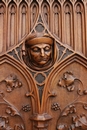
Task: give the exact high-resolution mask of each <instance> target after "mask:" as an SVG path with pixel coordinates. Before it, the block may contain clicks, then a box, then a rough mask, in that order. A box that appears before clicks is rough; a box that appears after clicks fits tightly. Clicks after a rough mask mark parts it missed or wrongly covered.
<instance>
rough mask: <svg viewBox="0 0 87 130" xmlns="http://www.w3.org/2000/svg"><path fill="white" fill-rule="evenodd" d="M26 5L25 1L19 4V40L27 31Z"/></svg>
mask: <svg viewBox="0 0 87 130" xmlns="http://www.w3.org/2000/svg"><path fill="white" fill-rule="evenodd" d="M27 21H28V7H27V4H26V3H25V2H23V3H20V5H19V40H21V38H23V37H24V36H25V35H26V34H27V33H28V22H27Z"/></svg>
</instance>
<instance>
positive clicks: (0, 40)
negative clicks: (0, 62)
mask: <svg viewBox="0 0 87 130" xmlns="http://www.w3.org/2000/svg"><path fill="white" fill-rule="evenodd" d="M5 12H6V8H5V5H4V3H3V2H1V3H0V53H1V52H2V51H3V50H4V49H5V45H4V43H5V39H4V38H5V34H4V32H5V31H6V30H5V28H6V27H5V24H6V22H5Z"/></svg>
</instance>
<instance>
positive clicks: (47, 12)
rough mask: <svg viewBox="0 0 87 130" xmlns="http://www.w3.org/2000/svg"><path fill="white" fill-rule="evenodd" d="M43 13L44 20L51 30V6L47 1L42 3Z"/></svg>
mask: <svg viewBox="0 0 87 130" xmlns="http://www.w3.org/2000/svg"><path fill="white" fill-rule="evenodd" d="M42 13H43V19H44V21H45V23H46V25H47V26H48V28H49V27H50V6H49V4H48V3H47V2H46V1H45V2H43V3H42Z"/></svg>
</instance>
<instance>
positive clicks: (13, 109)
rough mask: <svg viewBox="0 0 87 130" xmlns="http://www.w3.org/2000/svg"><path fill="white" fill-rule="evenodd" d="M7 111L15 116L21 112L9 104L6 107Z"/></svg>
mask: <svg viewBox="0 0 87 130" xmlns="http://www.w3.org/2000/svg"><path fill="white" fill-rule="evenodd" d="M6 113H7V114H9V115H11V116H15V115H19V113H18V112H17V110H16V109H15V108H13V107H11V106H8V107H7V108H6Z"/></svg>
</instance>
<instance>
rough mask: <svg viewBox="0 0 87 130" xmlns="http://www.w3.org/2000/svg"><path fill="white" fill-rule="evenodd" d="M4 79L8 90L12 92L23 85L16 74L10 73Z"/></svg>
mask: <svg viewBox="0 0 87 130" xmlns="http://www.w3.org/2000/svg"><path fill="white" fill-rule="evenodd" d="M4 81H5V82H6V87H7V92H12V91H13V90H14V89H15V88H20V87H22V83H21V82H20V81H19V80H18V78H17V76H16V75H14V74H10V75H9V76H8V77H7V78H6V79H5V80H4Z"/></svg>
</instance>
